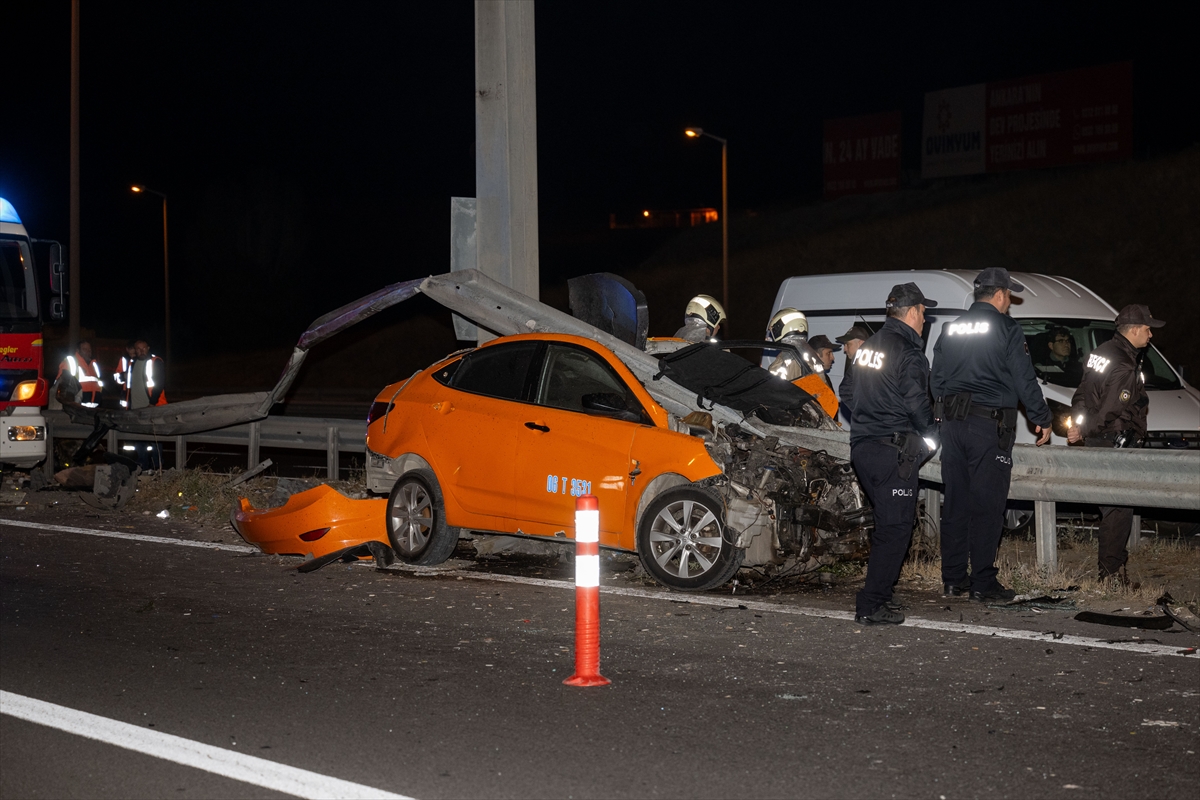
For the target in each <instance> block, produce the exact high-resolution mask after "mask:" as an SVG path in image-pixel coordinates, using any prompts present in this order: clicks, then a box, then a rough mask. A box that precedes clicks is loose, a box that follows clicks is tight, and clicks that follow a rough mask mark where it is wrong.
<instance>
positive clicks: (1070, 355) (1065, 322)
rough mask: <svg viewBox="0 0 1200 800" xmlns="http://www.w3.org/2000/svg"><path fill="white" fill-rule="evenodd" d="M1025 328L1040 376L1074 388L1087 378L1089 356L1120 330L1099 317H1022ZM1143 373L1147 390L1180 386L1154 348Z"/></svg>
mask: <svg viewBox="0 0 1200 800" xmlns="http://www.w3.org/2000/svg"><path fill="white" fill-rule="evenodd" d="M1018 322H1020V323H1021V330H1022V331H1024V333H1025V342H1026V344H1027V345H1028V346H1029V356H1030V358H1031V359H1033V368H1034V369H1035V370H1036V371H1037V374H1038V377H1039V378H1041V379H1042V380H1044V381H1046V382H1047V383H1053V384H1054V385H1055V386H1066V387H1068V388H1071V389H1075V388H1078V387H1079V382H1080V381H1081V380H1083V365H1084V364H1086V363H1087V358H1088V355H1089V354H1091V352H1092V351H1093V350H1095V349H1096V348H1097V347H1099V346H1100V345H1102V344H1104V343H1105V342H1107V341H1108V340H1109V339H1111V338H1112V337H1113V335H1114V334H1116V332H1117V326H1116V324H1115V323H1112V322H1103V321H1101V320H1095V319H1021V320H1018ZM1142 374H1143V375H1144V376H1145V378H1146V388H1147V389H1178V388H1180V384H1179V378H1178V377H1177V376H1176V375H1175V371H1174V370H1173V369H1171V367H1170V366H1168V365H1167V360H1166V359H1165V358H1163V357H1162V354H1161V353H1159V352H1158V350H1156V349H1155V348H1154V345H1153V344H1152V345H1150V347H1148V348H1146V356H1145V358H1144V359H1143V360H1142Z"/></svg>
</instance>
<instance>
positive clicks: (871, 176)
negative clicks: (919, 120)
mask: <svg viewBox="0 0 1200 800" xmlns="http://www.w3.org/2000/svg"><path fill="white" fill-rule="evenodd" d="M823 151H824V153H823V157H822V161H824V165H825V176H824V180H825V198H826V199H827V200H828V199H832V198H835V197H842V196H843V195H848V194H869V193H871V192H891V191H895V190H896V189H898V188H900V112H899V111H889V112H886V113H883V114H868V115H867V116H863V117H846V118H843V119H827V120H825V141H824V148H823Z"/></svg>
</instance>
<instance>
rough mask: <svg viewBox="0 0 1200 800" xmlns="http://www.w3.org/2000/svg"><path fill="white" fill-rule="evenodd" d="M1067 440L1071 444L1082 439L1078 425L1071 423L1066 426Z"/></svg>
mask: <svg viewBox="0 0 1200 800" xmlns="http://www.w3.org/2000/svg"><path fill="white" fill-rule="evenodd" d="M1067 441H1068V442H1070V443H1071V444H1075V443H1076V442H1081V441H1083V433H1082V432H1081V431H1080V430H1079V426H1077V425H1072V426H1071V427H1069V428H1067Z"/></svg>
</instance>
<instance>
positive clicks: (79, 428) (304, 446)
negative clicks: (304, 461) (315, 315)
mask: <svg viewBox="0 0 1200 800" xmlns="http://www.w3.org/2000/svg"><path fill="white" fill-rule="evenodd" d="M45 417H46V429H47V430H46V438H47V442H46V445H47V450H51V451H52V450H53V447H54V439H86V438H87V437H88V435H89V434H91V432H92V429H91V428H89V427H88V426H86V425H77V424H75V423H73V422H71V421H70V419H69V418H68V417H67V415H66V414H65V413H64V412H62V411H46V412H45ZM366 436H367V423H366V420H357V419H317V418H313V417H267V418H266V419H263V420H259V421H258V422H248V423H244V424H241V425H234V426H231V427H229V428H222V429H220V430H215V431H205V432H204V433H189V434H185V435H183V436H167V437H161V436H152V435H150V434H144V433H119V432H117V431H109V432H108V447H109V450H110V452H117V442H118V440H120V441H127V442H154V441H157V442H159V443H160V444H166V443H170V444H172V445H173V446H174V448H175V466H176V467H177V468H179V469H183V467H184V465H186V464H187V448H188V445H189V444H223V445H229V446H231V447H245V448H247V456H246V468H247V469H250V468H252V467H254V466H256V465H257V464H258V463H259V461H260V460H261V458H260V456H261V453H262V448H264V447H267V448H279V449H283V450H316V451H319V450H324V451H325V472H326V475H327V477H328V478H329V479H331V480H332V479H334V478H336V477H337V475H338V462H339V459H340V456H341V454H342V453H343V452H345V453H366V449H367V448H366ZM51 461H52V460H51V459H46V466H45V469H46V471H47V477H49V473H50V472H51V471H52V470H53V469H54V467H53V465H52V463H51Z"/></svg>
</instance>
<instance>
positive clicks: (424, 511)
mask: <svg viewBox="0 0 1200 800" xmlns="http://www.w3.org/2000/svg"><path fill="white" fill-rule="evenodd" d="M387 532H388V541H390V542H391V543H392V549H393V550H395V551H396V555H397V556H399V557H400V560H401V561H405V562H407V563H409V564H425V565H431V564H441V563H442V562H443V561H445V560H446V559H447V558H449V557H450V554H451V553H453V552H454V546H455V545H456V544H457V543H458V535H457V532H456V531H455V530H454V529H452V528H450V527H448V526H447V525H446V506H445V503H444V502H443V500H442V489H441V487H440V486H438V482H437V477H436V476H435V475H434V474H433V472H432V471H431V470H427V469H415V470H413V471H411V472H406V473H404V474H403V475H401V476H400V480H398V481H396V485H395V486H393V487H392V493H391V495H390V496H389V497H388V504H387Z"/></svg>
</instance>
